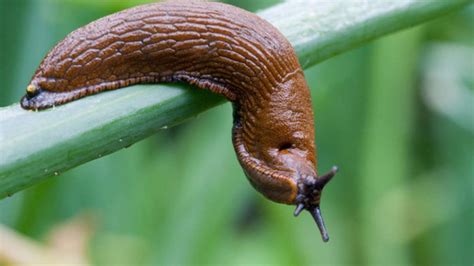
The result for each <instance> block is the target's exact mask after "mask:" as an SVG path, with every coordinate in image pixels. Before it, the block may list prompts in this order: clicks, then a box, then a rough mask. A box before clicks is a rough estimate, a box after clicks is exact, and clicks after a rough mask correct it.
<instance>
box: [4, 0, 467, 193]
mask: <svg viewBox="0 0 474 266" xmlns="http://www.w3.org/2000/svg"><path fill="white" fill-rule="evenodd" d="M470 2H471V1H468V0H458V1H455V0H452V1H428V0H426V1H418V0H405V1H379V2H375V1H374V2H371V3H370V5H369V4H368V3H366V2H364V3H362V2H354V3H350V2H348V1H345V0H334V1H327V0H312V1H300V0H297V1H288V2H285V3H283V4H279V5H276V6H274V7H272V8H269V9H267V10H264V11H262V12H260V13H258V15H260V16H262V17H264V18H265V19H267V20H268V21H270V22H271V23H272V24H274V25H275V26H276V27H278V28H279V29H280V31H281V32H282V33H283V34H284V35H285V36H287V37H288V39H289V40H290V42H291V43H292V44H293V45H294V47H295V49H296V52H297V54H298V56H299V58H300V62H301V64H302V66H303V67H304V68H308V67H310V66H312V65H314V64H316V63H318V62H321V61H323V60H325V59H327V58H330V57H332V56H334V55H337V54H339V53H342V52H344V51H347V50H349V49H352V48H355V47H357V46H359V45H360V44H362V43H364V42H367V41H369V40H372V39H374V38H377V37H380V36H382V35H384V34H387V33H390V32H393V31H396V30H399V29H404V28H407V27H410V26H413V25H416V24H419V23H421V22H424V21H426V20H428V19H431V18H434V17H438V16H440V15H442V14H444V13H447V12H450V11H453V10H455V9H457V8H460V7H462V6H465V5H467V4H468V3H470ZM223 102H224V100H223V98H222V97H219V96H216V95H212V94H210V93H209V92H206V91H200V90H195V89H191V88H190V87H189V86H185V85H147V86H145V85H136V86H132V87H130V88H127V89H122V90H117V91H112V92H107V93H102V94H98V95H95V96H91V97H87V98H84V99H81V100H80V101H76V102H73V103H70V104H66V105H64V106H59V107H56V108H54V109H49V110H46V111H41V112H31V111H25V110H22V109H21V108H20V107H19V105H18V104H14V105H12V106H9V107H4V108H0V152H1V154H0V198H3V197H5V196H8V195H11V194H13V193H15V192H17V191H20V190H22V189H24V188H27V187H29V186H32V185H34V184H36V183H38V182H40V181H42V180H44V179H45V178H46V177H48V176H52V175H58V174H60V173H62V172H64V171H66V170H68V169H70V168H73V167H75V166H78V165H80V164H83V163H85V162H88V161H91V160H94V159H97V158H99V157H101V156H104V155H106V154H109V153H112V152H114V151H117V150H119V149H122V148H124V147H127V146H129V145H132V144H133V143H135V142H137V141H139V140H141V139H143V138H146V137H147V136H149V135H151V134H153V133H155V132H157V131H158V130H159V129H160V128H163V127H169V126H171V125H174V124H177V123H179V122H182V121H183V120H185V119H187V118H190V117H193V116H196V115H197V114H199V113H200V112H203V111H205V110H207V109H209V108H211V107H213V106H216V105H218V104H221V103H223Z"/></svg>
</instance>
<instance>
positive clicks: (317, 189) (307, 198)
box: [294, 166, 338, 242]
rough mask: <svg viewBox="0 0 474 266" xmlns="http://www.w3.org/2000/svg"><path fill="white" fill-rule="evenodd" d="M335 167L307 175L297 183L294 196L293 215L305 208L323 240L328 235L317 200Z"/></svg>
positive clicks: (327, 239)
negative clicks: (323, 172) (322, 172)
mask: <svg viewBox="0 0 474 266" xmlns="http://www.w3.org/2000/svg"><path fill="white" fill-rule="evenodd" d="M337 170H338V169H337V167H336V166H333V167H332V169H331V171H329V172H328V173H326V174H325V175H322V176H320V177H316V178H314V177H307V178H304V179H302V180H301V182H300V184H298V189H299V193H298V196H297V197H296V202H297V203H296V209H295V212H294V215H295V216H298V215H299V214H300V213H301V212H302V211H303V210H305V209H306V210H307V211H308V212H309V213H310V214H311V216H312V217H313V219H314V221H315V222H316V224H317V225H318V228H319V231H320V232H321V237H322V238H323V241H324V242H327V241H329V235H328V232H327V230H326V226H325V225H324V220H323V217H322V215H321V209H320V207H319V200H320V198H321V192H322V190H323V188H324V186H325V185H326V184H327V183H328V182H329V181H330V180H331V179H332V178H333V177H334V175H336V172H337Z"/></svg>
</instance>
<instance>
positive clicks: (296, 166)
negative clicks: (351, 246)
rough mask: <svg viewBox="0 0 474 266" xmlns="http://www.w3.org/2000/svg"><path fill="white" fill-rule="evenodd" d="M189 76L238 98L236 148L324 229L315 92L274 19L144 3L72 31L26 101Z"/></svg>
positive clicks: (272, 188)
mask: <svg viewBox="0 0 474 266" xmlns="http://www.w3.org/2000/svg"><path fill="white" fill-rule="evenodd" d="M178 81H181V82H187V83H190V84H193V85H195V86H197V87H199V88H204V89H209V90H211V91H213V92H215V93H218V94H221V95H224V96H225V97H226V98H227V99H228V100H230V101H231V102H232V103H233V105H234V127H233V131H232V133H233V134H232V135H233V143H234V148H235V150H236V153H237V156H238V159H239V161H240V163H241V165H242V167H243V169H244V171H245V173H246V175H247V177H248V179H249V180H250V182H251V183H252V185H253V186H254V187H255V188H256V189H257V190H258V191H260V192H261V193H262V194H263V195H265V196H266V197H267V198H269V199H271V200H273V201H276V202H280V203H286V204H296V205H298V208H297V213H299V212H300V211H301V210H302V209H304V208H306V209H308V210H309V211H310V212H311V213H312V214H313V217H315V219H316V221H317V222H318V225H319V226H320V229H321V230H322V233H323V235H324V236H323V238H324V239H325V240H327V234H326V232H325V230H324V225H323V223H322V219H321V216H320V213H319V198H320V193H321V190H322V188H323V186H324V185H325V184H326V183H327V181H328V180H329V179H330V178H331V177H332V176H333V175H334V172H335V169H334V170H333V171H332V172H330V173H329V174H328V175H325V176H323V177H319V176H318V175H317V172H316V154H315V145H314V124H313V112H312V106H311V97H310V93H309V89H308V86H307V84H306V82H305V79H304V75H303V71H302V69H301V67H300V65H299V63H298V60H297V57H296V55H295V52H294V50H293V48H292V47H291V45H290V43H289V42H288V41H287V40H286V39H285V37H284V36H283V35H282V34H281V33H279V32H278V31H277V30H276V29H275V28H274V27H273V26H272V25H270V24H269V23H268V22H266V21H264V20H262V19H260V18H259V17H257V16H256V15H254V14H251V13H248V12H246V11H244V10H241V9H238V8H235V7H232V6H229V5H225V4H219V3H207V2H180V3H157V4H149V5H143V6H139V7H136V8H131V9H127V10H124V11H122V12H119V13H116V14H113V15H111V16H107V17H104V18H102V19H99V20H97V21H95V22H92V23H91V24H89V25H87V26H85V27H83V28H80V29H78V30H76V31H74V32H72V33H71V34H69V35H68V36H67V37H66V38H65V39H64V40H63V41H61V42H60V43H59V44H58V45H57V46H56V47H54V49H53V50H52V51H51V52H50V53H49V54H48V55H47V56H46V58H45V59H44V60H43V62H42V63H41V65H40V66H39V68H38V70H37V71H36V73H35V75H34V77H33V79H32V81H31V83H30V85H29V86H28V88H27V94H26V95H25V96H24V97H23V98H22V100H21V105H22V107H23V108H26V109H44V108H48V107H51V106H54V105H59V104H63V103H66V102H69V101H72V100H75V99H78V98H81V97H84V96H87V95H90V94H94V93H97V92H100V91H104V90H112V89H117V88H121V87H124V86H128V85H131V84H136V83H158V82H178Z"/></svg>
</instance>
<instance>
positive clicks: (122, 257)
mask: <svg viewBox="0 0 474 266" xmlns="http://www.w3.org/2000/svg"><path fill="white" fill-rule="evenodd" d="M104 2H106V3H107V4H104V3H102V4H100V5H98V4H95V3H96V1H84V0H69V1H65V2H62V1H61V2H60V1H46V2H44V1H39V0H36V1H34V0H32V1H18V2H16V1H15V2H14V1H8V0H7V1H3V2H1V3H0V22H1V25H2V29H4V31H5V32H4V33H3V37H2V41H1V42H0V43H1V44H2V46H1V49H0V58H1V62H2V63H1V64H0V84H2V90H0V104H1V105H2V106H5V105H8V104H11V103H13V102H17V101H18V99H19V97H20V96H21V95H22V94H23V90H24V88H25V87H26V85H27V82H28V81H29V78H30V77H31V75H32V74H33V71H34V69H35V68H36V66H37V64H38V62H39V61H40V60H41V58H42V57H43V56H44V54H45V53H46V52H47V51H48V50H49V49H50V48H51V47H52V46H53V45H54V44H55V43H56V42H57V41H58V40H60V39H62V38H63V37H64V36H65V34H67V33H68V32H70V31H71V30H73V29H75V28H77V27H79V26H81V25H83V24H85V23H86V22H88V21H91V20H94V19H95V18H97V17H100V16H103V15H104V14H107V13H110V12H113V11H116V10H119V9H121V8H124V7H126V6H125V4H123V3H122V2H121V3H118V2H119V1H104ZM138 2H143V1H130V2H129V3H127V5H135V4H137V3H138ZM233 4H237V5H238V4H239V2H237V1H234V2H233ZM269 4H271V3H269ZM243 7H244V8H246V9H249V10H255V9H256V8H261V7H262V6H258V7H252V6H251V4H249V5H246V6H243ZM473 11H474V10H473V8H472V5H471V7H470V8H469V9H466V10H464V11H462V12H458V13H456V14H453V15H450V16H448V17H444V18H442V19H438V20H436V21H433V22H431V23H428V24H425V25H423V26H420V27H417V28H414V29H411V30H408V31H404V32H400V33H397V34H393V35H391V36H388V37H386V38H383V39H380V40H378V41H375V42H373V43H371V44H369V45H366V46H364V47H361V48H359V49H357V50H354V51H352V52H349V53H345V54H343V55H341V56H338V57H335V58H333V59H330V60H328V61H326V62H324V63H321V64H319V65H318V66H316V67H314V68H312V69H310V70H308V71H306V77H307V79H308V82H309V84H310V87H311V89H312V97H313V104H314V108H315V113H316V130H317V139H316V141H317V144H318V152H319V156H320V157H319V158H320V163H319V167H320V169H321V170H322V171H324V169H329V167H330V166H331V165H333V164H337V165H339V166H340V167H341V172H340V173H339V174H338V176H337V177H336V179H334V181H333V182H332V183H331V185H329V186H328V187H327V189H326V192H325V194H324V196H323V202H322V204H323V205H322V209H323V212H324V214H325V219H326V223H327V226H328V229H329V231H330V234H331V241H330V242H329V243H328V244H324V243H322V242H321V241H320V238H319V235H318V232H317V229H316V228H315V226H314V224H313V222H312V221H311V219H310V217H309V216H304V215H303V216H301V217H299V218H297V219H295V218H293V217H292V211H293V209H292V208H290V207H288V206H284V205H278V204H274V203H271V202H269V201H267V200H265V199H263V198H262V196H260V195H259V194H258V193H257V192H255V191H254V190H253V189H252V188H251V186H250V185H249V183H248V182H247V181H246V179H245V176H244V174H243V173H242V170H241V169H240V166H239V165H238V162H237V160H236V158H235V155H234V151H233V149H232V146H231V140H230V128H231V124H232V121H231V108H230V105H229V104H225V105H223V106H220V107H218V108H215V109H213V110H211V111H209V112H207V113H205V114H203V115H201V116H199V117H198V118H197V119H194V120H192V121H189V122H188V123H185V124H182V125H180V126H178V127H175V128H171V129H168V130H166V131H162V132H160V133H159V134H157V135H156V136H154V137H152V138H149V139H147V140H145V141H142V142H140V143H138V144H136V145H134V146H132V147H130V148H128V149H125V150H122V151H120V152H117V153H114V154H112V155H110V156H107V157H104V158H102V159H99V160H95V161H93V162H90V163H88V164H85V165H83V166H80V167H78V168H76V169H73V170H71V171H69V172H66V173H63V174H61V175H62V176H61V177H59V178H57V177H53V178H50V179H48V180H47V181H46V182H44V183H42V184H41V185H38V186H35V187H33V188H31V189H28V190H26V191H24V192H22V193H18V194H16V195H15V196H14V197H12V198H8V199H4V200H2V201H1V202H0V221H1V222H2V223H3V224H5V225H7V226H9V227H10V228H13V229H15V230H16V231H17V232H19V233H21V234H24V235H27V236H29V237H31V238H34V239H37V240H39V241H44V240H45V239H46V238H47V236H49V235H50V232H51V230H53V229H54V228H56V227H57V225H59V224H63V223H65V222H66V221H67V220H69V219H71V218H73V217H76V216H78V215H81V214H83V213H87V214H89V215H92V216H94V217H95V219H94V221H95V223H96V226H97V229H96V231H95V234H94V235H93V236H92V242H91V244H90V245H89V246H88V251H89V257H90V258H91V260H92V261H93V262H94V263H95V264H97V265H104V264H117V263H130V264H136V263H155V264H158V263H159V264H166V265H167V264H212V263H214V264H216V263H219V264H222V263H225V264H228V265H234V264H235V265H238V264H245V263H247V264H250V263H252V264H272V265H289V264H292V265H314V264H331V265H337V264H373V265H376V264H382V263H383V264H402V265H411V264H417V265H418V264H421V265H433V264H439V265H445V264H460V265H472V264H473V263H474V261H473V258H472V255H471V252H472V250H474V244H473V243H474V240H473V238H474V233H473V229H472V224H473V222H474V207H473V206H472V203H473V202H474V196H473V187H474V186H473V185H474V184H473V180H474V179H473V178H474V168H473V167H474V164H473V155H474V154H473V150H474V143H473V134H474V131H473V128H474V127H472V123H474V121H473V120H472V119H471V120H469V114H471V117H472V113H473V111H474V110H473V106H474V102H473V101H472V98H473V93H474V88H473V84H474V82H473V77H472V73H474V65H473V64H474V63H473V62H474V57H473V55H474V50H473V47H472V45H473V43H472V40H473V39H474V38H473V37H474V36H473V32H472V25H473V18H474V12H473ZM72 14H74V15H72ZM460 47H462V48H464V49H461V48H460ZM454 54H456V55H457V54H460V56H454V58H453V55H454ZM433 58H436V59H437V60H433ZM466 58H468V59H469V58H471V59H473V60H470V62H468V63H467V64H466V68H467V69H468V70H466V68H463V69H460V70H459V71H457V72H454V73H453V74H452V75H450V76H449V77H443V79H442V80H441V77H439V79H436V78H437V76H440V75H433V71H439V72H435V73H444V72H446V71H448V70H450V69H452V68H449V69H446V67H447V66H446V65H448V64H447V62H452V60H454V62H455V63H454V64H455V65H456V64H459V63H458V62H459V60H463V59H466ZM468 61H469V60H468ZM3 62H5V63H3ZM433 64H436V66H437V68H434V65H433ZM443 67H444V68H443ZM466 73H468V74H466ZM469 73H470V74H469ZM433 79H434V80H433ZM459 80H462V81H463V82H461V83H460V82H459ZM441 82H443V83H442V84H443V85H444V86H445V87H444V90H445V93H438V94H437V95H433V93H434V92H433V90H430V88H431V87H432V85H431V84H440V83H441ZM453 91H456V92H459V91H460V92H459V93H462V95H468V96H467V97H468V99H467V100H468V101H469V99H470V100H471V102H470V103H471V104H469V102H468V104H464V105H462V106H464V109H462V110H461V111H456V112H454V111H450V110H452V109H449V108H448V109H447V110H445V109H442V108H441V107H446V106H459V105H460V104H459V101H460V100H459V98H456V97H454V101H448V99H446V98H449V99H452V98H453V97H448V96H452V95H453ZM469 97H471V98H469ZM443 99H444V100H445V101H444V102H442V104H440V105H437V104H436V103H437V102H436V100H438V101H440V100H443ZM456 99H457V101H456ZM463 99H464V100H465V99H466V97H461V100H463ZM440 106H441V107H440ZM465 114H467V116H468V118H467V119H466V118H464V117H465ZM459 121H464V122H459ZM466 125H467V126H466ZM66 175H67V177H66ZM0 245H5V243H4V242H3V241H2V236H1V235H0ZM0 258H1V256H0Z"/></svg>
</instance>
